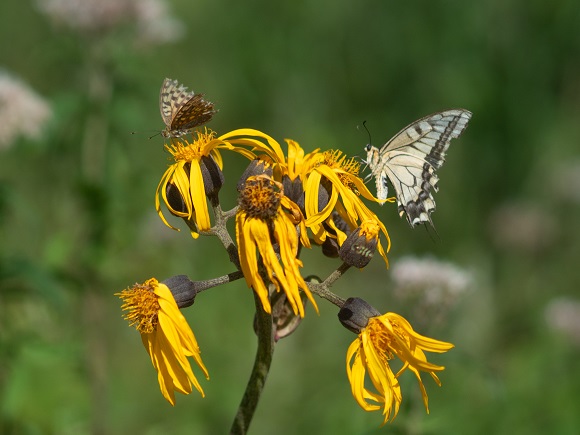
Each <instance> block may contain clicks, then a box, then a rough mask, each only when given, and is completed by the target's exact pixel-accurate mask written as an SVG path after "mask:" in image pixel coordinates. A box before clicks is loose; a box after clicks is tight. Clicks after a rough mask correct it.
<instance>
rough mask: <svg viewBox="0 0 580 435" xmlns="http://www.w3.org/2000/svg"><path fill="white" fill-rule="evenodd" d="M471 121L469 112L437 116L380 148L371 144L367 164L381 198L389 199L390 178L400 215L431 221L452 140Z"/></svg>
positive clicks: (412, 221)
mask: <svg viewBox="0 0 580 435" xmlns="http://www.w3.org/2000/svg"><path fill="white" fill-rule="evenodd" d="M470 119H471V112H469V111H468V110H465V109H453V110H446V111H444V112H438V113H434V114H432V115H429V116H426V117H425V118H422V119H419V120H418V121H415V122H413V123H412V124H411V125H409V126H407V127H405V128H404V129H403V130H401V131H400V132H399V133H397V134H396V135H395V136H394V137H393V138H392V139H391V140H389V141H388V142H387V143H386V144H385V145H383V146H382V147H381V149H378V148H377V147H374V146H372V145H371V144H368V145H367V146H366V148H365V150H366V152H367V159H366V163H367V164H368V165H369V168H370V169H371V175H372V176H373V177H375V181H376V184H377V198H378V199H381V200H384V199H387V194H388V186H387V179H389V180H390V181H391V184H392V185H393V187H394V188H395V193H396V196H397V205H398V210H399V215H400V216H401V217H402V216H403V215H406V216H407V221H408V222H409V224H410V225H411V226H412V227H413V226H415V225H418V224H421V223H424V222H429V223H430V224H431V225H433V222H432V221H431V213H432V212H433V210H435V200H434V199H433V195H432V193H431V189H433V190H434V191H435V192H437V191H438V190H439V189H438V187H437V182H438V181H439V178H438V177H437V175H436V174H435V171H436V170H437V169H439V168H440V167H441V165H442V164H443V162H444V161H445V152H446V151H447V148H449V142H450V141H451V139H454V138H456V137H459V136H460V135H461V133H462V132H463V130H465V127H467V123H468V122H469V120H470Z"/></svg>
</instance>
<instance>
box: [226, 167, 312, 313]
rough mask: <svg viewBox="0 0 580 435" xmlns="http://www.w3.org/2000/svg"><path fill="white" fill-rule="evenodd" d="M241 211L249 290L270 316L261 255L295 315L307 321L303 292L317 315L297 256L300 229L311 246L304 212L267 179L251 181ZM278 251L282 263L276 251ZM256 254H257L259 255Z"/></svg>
mask: <svg viewBox="0 0 580 435" xmlns="http://www.w3.org/2000/svg"><path fill="white" fill-rule="evenodd" d="M239 205H240V208H239V211H238V213H237V214H236V238H237V244H238V252H239V256H240V263H241V268H242V272H243V273H244V277H245V279H246V283H247V285H248V287H251V288H253V289H254V291H255V292H256V294H257V295H258V296H259V298H260V300H261V302H262V306H263V308H264V310H265V311H266V312H268V313H271V311H272V308H271V306H270V300H269V298H268V288H267V285H266V284H265V283H264V281H263V279H262V277H261V275H260V269H259V263H258V255H257V253H259V254H260V257H261V260H262V263H263V265H264V269H265V272H266V274H267V275H268V278H269V281H270V282H272V283H273V284H274V285H275V286H276V290H277V291H280V290H281V289H282V290H283V291H284V292H285V293H286V296H287V298H288V301H289V302H290V305H291V306H292V309H293V310H294V314H296V315H300V317H304V306H303V304H302V299H301V298H300V289H302V291H304V293H305V294H306V296H307V297H308V299H310V301H311V302H312V304H313V305H314V307H315V309H316V310H317V311H318V307H317V305H316V302H315V301H314V299H313V297H312V294H311V293H310V290H309V289H308V286H307V285H306V282H304V278H302V275H300V267H302V262H301V261H300V260H299V259H298V258H297V255H298V247H299V243H298V237H299V236H298V234H297V230H296V226H297V225H298V226H299V232H300V240H301V242H302V244H303V245H305V246H309V243H308V238H307V237H306V235H305V233H306V228H305V227H304V219H303V216H302V212H301V211H300V209H299V208H298V206H297V205H296V204H295V203H293V202H292V201H290V200H289V199H288V198H287V197H286V196H284V192H283V189H282V185H281V184H280V183H278V182H276V181H274V180H272V179H271V178H270V177H269V176H267V175H258V176H252V177H249V178H248V179H247V180H246V182H245V185H244V188H243V190H242V191H241V192H240V198H239ZM274 245H276V246H277V247H278V249H279V252H278V254H279V256H280V260H279V259H278V257H277V252H276V250H275V249H274ZM256 251H257V252H256Z"/></svg>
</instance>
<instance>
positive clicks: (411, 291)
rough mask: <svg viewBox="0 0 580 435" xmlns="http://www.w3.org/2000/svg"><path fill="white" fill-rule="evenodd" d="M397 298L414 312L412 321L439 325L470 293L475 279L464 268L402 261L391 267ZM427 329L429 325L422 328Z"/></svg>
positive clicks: (422, 260)
mask: <svg viewBox="0 0 580 435" xmlns="http://www.w3.org/2000/svg"><path fill="white" fill-rule="evenodd" d="M391 279H392V280H393V283H394V288H393V294H394V296H395V297H396V298H397V299H399V300H401V301H405V302H409V306H412V307H413V309H414V312H413V314H412V315H413V318H414V319H413V320H414V321H415V322H419V324H420V323H421V319H429V322H432V323H437V322H440V321H442V320H443V319H444V317H445V316H446V315H447V313H448V312H449V310H450V309H451V308H452V307H453V306H454V305H455V304H456V303H457V301H458V300H459V299H460V298H461V296H462V295H463V294H464V293H465V292H466V291H467V290H468V288H469V286H470V284H471V281H472V277H471V274H470V273H469V272H467V271H466V270H464V269H462V268H461V267H459V266H457V265H455V264H452V263H449V262H445V261H439V260H437V259H434V258H416V257H403V258H401V259H400V260H399V261H397V262H395V263H394V264H393V265H392V267H391ZM422 326H423V327H426V326H427V325H422Z"/></svg>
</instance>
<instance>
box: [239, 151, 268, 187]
mask: <svg viewBox="0 0 580 435" xmlns="http://www.w3.org/2000/svg"><path fill="white" fill-rule="evenodd" d="M263 174H266V175H269V176H270V177H271V176H272V166H270V164H269V163H268V162H266V161H264V160H262V159H254V160H252V161H251V162H250V164H249V165H248V167H247V168H246V170H245V171H244V173H243V174H242V176H241V177H240V180H239V181H238V185H237V186H236V189H237V190H238V192H241V191H242V190H244V188H245V187H246V181H247V180H248V178H250V177H252V176H254V175H263Z"/></svg>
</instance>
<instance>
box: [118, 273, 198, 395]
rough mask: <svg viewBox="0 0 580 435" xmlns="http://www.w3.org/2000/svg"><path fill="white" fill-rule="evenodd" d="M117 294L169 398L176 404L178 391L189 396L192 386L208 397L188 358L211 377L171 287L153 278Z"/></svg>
mask: <svg viewBox="0 0 580 435" xmlns="http://www.w3.org/2000/svg"><path fill="white" fill-rule="evenodd" d="M116 295H117V296H119V297H120V298H121V299H122V300H123V302H124V303H123V305H122V307H121V308H122V309H123V310H126V311H128V313H127V314H125V319H126V320H127V321H129V325H130V326H135V328H136V329H137V330H138V331H139V332H140V333H141V340H142V341H143V345H144V346H145V349H146V350H147V352H148V353H149V356H150V357H151V362H152V363H153V367H155V369H156V370H157V378H158V381H159V387H160V389H161V393H162V394H163V396H164V397H165V399H167V401H168V402H169V403H171V404H172V405H175V394H174V391H179V392H180V393H183V394H189V393H191V391H192V385H193V386H194V387H195V388H196V389H197V391H199V392H200V393H201V395H202V397H203V396H205V394H204V392H203V389H202V388H201V385H200V384H199V382H198V381H197V379H196V377H195V375H194V374H193V372H192V370H191V366H190V364H189V361H188V360H187V357H188V356H190V357H193V359H194V361H195V362H196V363H197V365H198V366H199V368H200V369H201V370H202V371H203V374H204V375H205V377H206V378H207V379H209V375H208V372H207V369H206V368H205V366H204V364H203V362H202V360H201V356H200V351H199V346H198V345H197V341H196V340H195V336H194V335H193V332H192V330H191V328H190V327H189V325H188V324H187V321H186V320H185V317H183V315H182V314H181V311H179V308H178V307H177V304H176V303H175V299H174V298H173V295H172V294H171V291H170V290H169V288H168V287H167V286H166V285H165V284H163V283H159V282H158V281H157V280H156V279H155V278H151V279H149V280H147V281H145V283H143V284H136V285H134V286H133V287H132V288H128V289H126V290H123V291H122V292H120V293H116Z"/></svg>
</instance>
